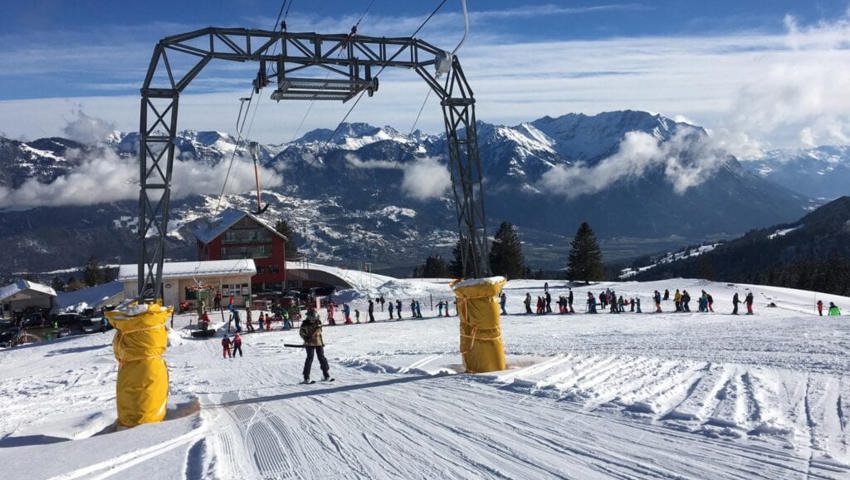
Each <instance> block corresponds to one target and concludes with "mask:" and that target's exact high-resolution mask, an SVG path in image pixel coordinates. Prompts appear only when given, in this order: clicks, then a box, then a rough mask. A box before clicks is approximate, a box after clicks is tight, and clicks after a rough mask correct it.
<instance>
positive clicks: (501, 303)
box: [499, 292, 508, 315]
mask: <svg viewBox="0 0 850 480" xmlns="http://www.w3.org/2000/svg"><path fill="white" fill-rule="evenodd" d="M507 302H508V296H507V295H505V292H502V294H501V295H499V306H500V307H502V315H507V314H508V312H507V311H505V304H506V303H507Z"/></svg>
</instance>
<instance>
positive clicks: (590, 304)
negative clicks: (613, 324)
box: [587, 292, 596, 313]
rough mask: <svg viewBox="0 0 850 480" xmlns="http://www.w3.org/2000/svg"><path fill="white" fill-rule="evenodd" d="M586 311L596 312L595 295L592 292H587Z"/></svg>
mask: <svg viewBox="0 0 850 480" xmlns="http://www.w3.org/2000/svg"><path fill="white" fill-rule="evenodd" d="M587 313H596V297H594V296H593V293H592V292H587Z"/></svg>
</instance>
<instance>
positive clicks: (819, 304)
mask: <svg viewBox="0 0 850 480" xmlns="http://www.w3.org/2000/svg"><path fill="white" fill-rule="evenodd" d="M818 315H820V316H821V317H822V316H823V301H822V300H818Z"/></svg>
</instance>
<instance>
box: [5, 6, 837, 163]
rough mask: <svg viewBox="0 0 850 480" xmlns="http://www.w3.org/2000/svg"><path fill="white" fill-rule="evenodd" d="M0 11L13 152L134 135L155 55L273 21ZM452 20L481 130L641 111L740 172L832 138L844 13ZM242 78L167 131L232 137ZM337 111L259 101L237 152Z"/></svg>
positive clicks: (655, 11)
mask: <svg viewBox="0 0 850 480" xmlns="http://www.w3.org/2000/svg"><path fill="white" fill-rule="evenodd" d="M9 3H10V4H9V5H4V15H3V16H2V19H0V32H2V33H0V39H2V42H3V45H4V49H3V51H2V52H0V65H2V66H3V68H2V69H0V132H2V133H3V134H4V135H6V136H10V137H13V138H18V137H21V138H35V137H40V136H46V135H61V134H62V133H63V129H64V128H65V127H66V124H68V123H70V122H74V121H75V119H78V118H79V115H80V112H82V113H84V114H85V115H88V116H91V117H95V118H99V119H102V120H103V121H104V122H106V123H107V124H108V125H109V126H111V127H114V128H118V129H122V130H136V129H137V128H138V125H137V122H138V120H137V119H138V111H137V109H138V88H139V85H140V84H141V80H142V77H143V75H144V72H145V69H146V67H147V63H148V62H149V59H150V54H151V50H152V48H153V46H154V44H155V43H156V41H157V40H158V39H159V38H161V37H163V36H165V35H172V34H176V33H181V32H184V31H189V30H193V29H195V28H198V27H203V26H207V25H216V26H245V27H255V28H271V26H272V24H273V23H274V19H275V17H276V16H277V13H278V10H279V8H280V6H281V3H280V2H277V1H274V2H271V1H262V0H241V1H228V2H201V1H170V2H166V1H161V0H150V1H146V2H114V1H112V2H107V1H101V0H89V1H85V0H79V1H73V2H72V1H67V0H65V1H63V0H41V1H38V0H36V1H34V2H14V4H11V2H9ZM369 3H370V0H362V1H311V2H307V1H304V0H293V1H292V3H291V6H290V10H289V15H288V18H287V23H288V26H289V29H290V30H291V31H320V32H324V33H331V32H346V31H347V30H348V29H349V28H350V26H351V24H353V23H354V22H355V21H356V20H357V18H359V17H360V15H361V14H362V13H363V12H364V10H365V9H366V8H367V5H369ZM437 3H438V2H437V1H418V2H401V1H397V0H396V1H387V0H374V2H373V4H372V6H371V8H370V9H369V11H368V13H367V15H366V16H365V18H364V19H363V20H362V23H361V25H360V28H359V31H360V33H362V34H366V35H387V36H396V35H398V36H404V35H409V34H410V33H411V32H412V30H413V29H415V27H416V26H417V25H418V24H419V22H421V20H422V19H423V18H424V17H425V16H426V15H427V14H428V13H430V11H431V10H432V9H433V8H434V7H435V6H436V5H437ZM469 7H470V10H471V12H472V25H471V32H470V39H469V41H468V42H467V43H466V44H465V45H464V47H463V49H462V50H461V51H460V52H459V55H460V58H461V62H462V63H463V64H464V67H465V70H466V73H467V76H468V77H469V79H470V82H472V85H473V88H474V89H475V91H476V95H477V98H478V100H479V103H478V116H479V118H480V119H482V120H484V121H488V122H492V123H503V124H516V123H519V122H522V121H530V120H533V119H535V118H539V117H541V116H543V115H560V114H564V113H568V112H584V113H588V114H592V113H597V112H599V111H605V110H613V109H624V108H631V109H642V110H648V111H652V112H658V113H662V114H664V115H667V116H670V117H674V118H679V119H683V120H690V121H693V122H695V123H699V124H701V125H705V126H706V127H708V128H710V129H712V131H714V132H716V134H717V136H718V138H720V139H722V140H723V141H725V142H728V146H729V148H730V150H732V151H733V152H735V153H738V154H740V155H745V154H746V152H752V151H757V150H759V149H765V148H771V147H777V146H802V145H811V144H824V143H847V137H848V136H850V127H848V125H850V122H848V118H847V115H846V114H845V113H844V112H850V98H849V97H848V96H849V95H850V94H848V93H846V92H850V88H847V87H850V78H848V74H847V73H844V72H843V70H847V68H846V66H847V65H850V49H848V46H850V37H848V35H847V34H848V32H850V27H848V16H847V9H848V2H847V1H800V0H797V1H789V0H775V1H768V0H763V1H747V0H739V1H727V0H720V1H713V2H705V1H691V0H662V1H652V2H649V1H644V2H591V1H583V2H556V1H548V2H547V1H531V0H528V1H523V0H514V1H501V0H498V1H486V2H485V1H480V0H469ZM163 12H167V13H163ZM461 33H462V16H461V15H460V2H459V1H458V0H449V1H448V2H447V3H446V5H445V6H444V7H443V9H442V10H441V12H440V14H438V15H437V16H436V17H435V18H434V19H433V20H432V21H431V22H430V23H429V24H428V26H427V27H426V28H425V29H424V30H423V31H422V33H421V34H420V35H419V36H420V38H423V39H425V40H427V41H429V42H431V43H434V44H436V45H438V46H440V47H443V48H446V49H451V48H453V47H454V45H455V44H456V42H457V41H458V40H459V38H460V36H461ZM252 70H253V67H250V68H249V67H248V66H246V67H244V68H233V67H232V66H215V67H211V68H208V70H207V71H205V72H204V74H202V76H201V77H199V78H198V80H197V81H196V82H194V83H193V85H192V86H191V87H190V88H189V90H187V92H186V94H185V95H184V97H183V100H182V101H183V103H181V112H182V113H181V125H180V126H181V128H190V129H217V130H225V131H233V128H232V125H233V123H234V120H235V115H236V111H238V107H239V104H238V100H237V99H238V98H239V97H240V96H243V95H244V94H246V93H247V92H248V89H249V85H250V80H251V78H252V76H253V73H252ZM426 92H427V87H426V86H425V85H424V84H423V83H422V82H421V81H420V80H419V79H418V78H417V77H416V76H415V75H413V74H412V73H410V72H388V73H387V74H386V75H385V76H384V78H383V79H382V83H381V88H380V90H379V92H378V93H377V94H376V96H375V98H372V99H364V101H363V102H361V104H360V105H358V108H357V109H356V110H355V112H354V114H353V115H352V117H351V118H350V120H352V121H367V122H369V123H372V124H378V125H383V124H389V125H392V126H394V127H396V128H397V129H399V130H401V131H406V130H407V129H408V128H410V127H411V126H412V122H413V119H414V118H415V116H416V112H417V111H418V108H419V105H420V104H421V103H422V101H423V100H424V98H425V94H426ZM267 93H270V92H267ZM431 102H432V103H434V101H433V99H431ZM308 108H310V113H309V114H308V115H306V117H305V113H306V112H307V109H308ZM347 109H348V105H340V104H338V103H334V104H329V103H322V104H317V105H316V106H314V107H312V108H311V107H309V106H308V105H307V102H283V103H280V104H274V103H273V102H270V101H267V99H266V104H265V105H262V106H261V107H260V109H259V110H258V115H257V123H256V126H255V127H254V130H253V131H252V136H253V137H255V138H257V139H259V140H261V141H265V142H270V143H271V142H274V143H280V142H284V141H289V140H291V139H292V138H294V137H295V136H297V135H299V134H303V133H304V130H306V129H309V128H316V127H330V128H332V127H333V126H335V125H336V123H337V122H338V121H339V120H340V118H341V116H342V115H343V114H344V113H345V111H347ZM302 118H306V121H305V122H304V126H303V127H302V131H298V128H297V125H298V124H299V123H300V120H301V119H302ZM441 122H442V118H441V115H440V113H439V109H438V106H437V105H436V104H433V105H431V106H429V108H428V109H426V113H425V114H423V118H422V119H421V121H420V124H419V125H418V126H419V127H421V128H423V129H424V130H426V131H431V132H439V131H440V129H441Z"/></svg>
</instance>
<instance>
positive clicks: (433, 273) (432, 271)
mask: <svg viewBox="0 0 850 480" xmlns="http://www.w3.org/2000/svg"><path fill="white" fill-rule="evenodd" d="M413 276H414V277H423V278H445V277H448V276H449V267H448V265H446V261H445V260H443V257H441V256H440V255H429V256H428V258H426V259H425V264H424V265H422V266H419V267H416V268H415V269H413Z"/></svg>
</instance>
